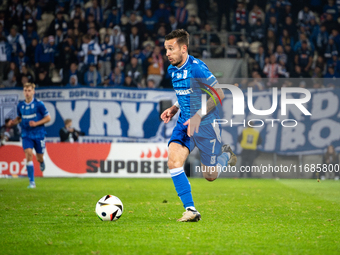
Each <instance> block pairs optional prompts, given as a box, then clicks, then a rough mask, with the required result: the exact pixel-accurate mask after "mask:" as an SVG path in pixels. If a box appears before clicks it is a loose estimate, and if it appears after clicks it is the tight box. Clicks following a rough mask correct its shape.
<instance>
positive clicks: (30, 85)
mask: <svg viewBox="0 0 340 255" xmlns="http://www.w3.org/2000/svg"><path fill="white" fill-rule="evenodd" d="M29 87H32V89H35V84H34V83H31V82H26V83H25V84H24V88H29Z"/></svg>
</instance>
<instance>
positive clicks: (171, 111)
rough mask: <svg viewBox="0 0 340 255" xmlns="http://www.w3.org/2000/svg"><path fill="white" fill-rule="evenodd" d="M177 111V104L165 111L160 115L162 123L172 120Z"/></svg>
mask: <svg viewBox="0 0 340 255" xmlns="http://www.w3.org/2000/svg"><path fill="white" fill-rule="evenodd" d="M178 110H179V105H178V102H176V103H175V104H174V105H173V106H171V107H170V108H168V109H166V110H165V111H164V112H163V113H162V114H161V119H162V120H163V121H164V123H168V122H169V121H170V120H171V119H172V117H173V116H175V115H176V113H177V112H178Z"/></svg>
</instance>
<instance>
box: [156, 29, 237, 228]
mask: <svg viewBox="0 0 340 255" xmlns="http://www.w3.org/2000/svg"><path fill="white" fill-rule="evenodd" d="M188 46H189V34H188V32H186V31H185V30H183V29H177V30H174V31H172V32H171V33H170V34H168V35H167V36H165V43H164V47H165V50H166V56H167V57H168V60H169V61H170V64H171V65H170V66H169V67H168V73H169V75H170V76H171V77H172V85H173V87H174V89H175V92H176V96H177V99H178V101H177V102H176V103H175V104H174V105H173V106H172V107H170V108H168V109H166V110H165V111H164V112H163V113H162V114H161V119H162V120H163V121H164V123H168V122H169V121H170V120H171V118H172V117H173V116H174V115H175V114H176V113H177V112H178V110H179V109H180V110H181V111H180V115H179V117H178V121H177V124H176V126H175V128H174V130H173V133H172V136H171V138H170V141H169V152H168V167H169V169H170V174H171V178H172V180H173V183H174V186H175V189H176V192H177V194H178V196H179V197H180V199H181V201H182V203H183V206H184V208H185V209H186V210H185V212H184V213H183V216H182V217H181V218H180V219H178V220H177V221H181V222H187V221H199V220H200V219H201V215H200V213H199V212H198V211H197V210H196V208H195V206H194V201H193V198H192V194H191V185H190V183H189V180H188V178H187V176H186V175H185V172H184V170H183V165H184V163H185V160H186V159H187V157H188V155H189V153H190V151H192V150H193V149H194V147H195V146H196V147H197V148H198V149H199V151H200V155H201V167H202V169H205V170H207V171H204V170H203V171H202V172H203V176H204V177H205V178H206V179H207V180H208V181H213V180H215V179H216V178H217V177H218V176H219V174H220V171H218V167H223V166H227V165H228V164H229V165H231V166H234V165H235V164H236V161H237V158H236V156H235V154H234V153H233V152H232V150H231V148H230V146H229V145H227V144H225V145H222V143H221V130H220V128H219V126H215V127H214V126H213V125H212V123H213V122H214V119H219V115H218V109H217V108H216V105H215V102H214V101H215V100H219V98H220V99H221V100H222V99H223V98H224V94H223V91H222V89H220V88H219V89H216V90H214V89H213V86H215V85H216V84H217V83H218V82H217V80H216V78H215V76H214V75H213V74H212V73H211V72H210V71H209V69H208V67H207V66H206V65H205V64H204V62H202V61H201V60H199V59H195V58H194V57H192V56H190V55H189V54H188ZM202 88H204V90H207V89H208V91H209V90H210V91H216V92H217V94H218V96H217V95H216V94H214V98H215V100H214V99H213V98H209V100H207V102H206V112H207V115H204V116H203V114H202V109H201V108H202V106H201V95H202V93H205V92H204V90H203V89H202Z"/></svg>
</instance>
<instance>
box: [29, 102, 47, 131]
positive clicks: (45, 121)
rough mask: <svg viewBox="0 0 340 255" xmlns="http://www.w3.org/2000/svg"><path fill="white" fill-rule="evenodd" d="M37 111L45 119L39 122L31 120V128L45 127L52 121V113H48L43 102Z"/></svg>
mask: <svg viewBox="0 0 340 255" xmlns="http://www.w3.org/2000/svg"><path fill="white" fill-rule="evenodd" d="M37 110H38V111H40V113H41V114H42V115H43V116H44V118H42V119H41V120H38V121H33V120H31V121H30V122H29V125H30V127H36V126H40V125H44V124H45V123H47V122H49V121H51V116H50V113H49V112H48V111H47V109H46V107H45V105H44V103H43V102H40V104H39V105H38V109H37Z"/></svg>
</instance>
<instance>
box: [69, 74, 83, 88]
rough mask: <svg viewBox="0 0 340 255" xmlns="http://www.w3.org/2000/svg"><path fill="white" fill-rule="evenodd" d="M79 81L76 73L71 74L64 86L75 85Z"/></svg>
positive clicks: (77, 84)
mask: <svg viewBox="0 0 340 255" xmlns="http://www.w3.org/2000/svg"><path fill="white" fill-rule="evenodd" d="M79 85H80V84H79V82H78V77H77V75H71V76H70V81H69V83H67V84H66V87H77V86H79Z"/></svg>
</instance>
